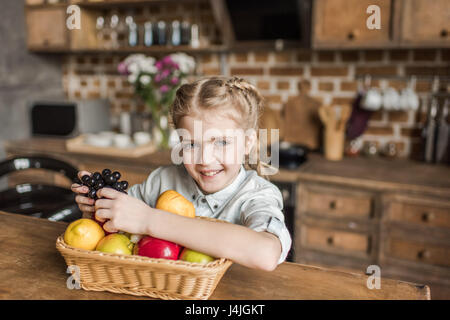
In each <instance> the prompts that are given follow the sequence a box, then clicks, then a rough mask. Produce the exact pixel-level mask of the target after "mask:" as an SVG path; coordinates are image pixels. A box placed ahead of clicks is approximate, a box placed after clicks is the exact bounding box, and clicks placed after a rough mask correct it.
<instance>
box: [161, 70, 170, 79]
mask: <svg viewBox="0 0 450 320" xmlns="http://www.w3.org/2000/svg"><path fill="white" fill-rule="evenodd" d="M169 74H170V70H168V69H164V70H163V71H162V72H161V77H162V78H163V79H165V78H167V76H168V75H169Z"/></svg>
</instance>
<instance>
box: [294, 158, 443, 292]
mask: <svg viewBox="0 0 450 320" xmlns="http://www.w3.org/2000/svg"><path fill="white" fill-rule="evenodd" d="M359 164H360V163H355V164H353V166H352V165H343V164H341V165H339V164H336V165H335V167H336V168H337V167H339V169H340V170H339V171H335V172H334V174H333V173H332V171H331V167H332V166H333V165H331V164H330V163H325V164H322V165H320V164H319V165H316V166H315V165H313V164H311V166H310V168H309V171H316V170H317V171H318V173H317V174H315V175H311V174H310V173H305V175H304V177H305V178H300V180H299V182H298V187H297V189H298V190H299V191H298V199H297V202H298V206H297V212H296V224H295V230H294V235H295V239H294V252H295V262H299V263H307V264H313V265H322V266H328V267H333V268H343V269H346V270H348V269H351V270H352V271H354V272H359V273H363V272H365V270H366V268H367V267H368V266H369V265H371V264H375V265H378V266H380V268H381V276H382V277H385V278H392V279H401V280H405V281H411V282H416V283H422V284H427V285H430V287H431V296H432V298H433V297H434V298H447V299H448V298H450V197H449V194H448V192H449V190H450V189H448V187H447V189H445V188H444V189H440V188H439V187H436V188H435V189H433V188H426V186H425V185H426V184H428V183H429V182H430V183H432V184H435V185H437V186H441V187H443V186H445V185H447V186H448V185H449V183H450V181H449V179H448V178H447V177H448V176H449V175H448V174H449V173H450V171H449V169H448V168H446V167H440V168H435V169H434V170H433V168H432V167H423V166H421V165H419V166H421V168H422V170H423V171H428V177H426V175H425V176H424V177H423V178H420V176H421V174H420V173H419V172H417V174H416V177H415V178H414V179H415V180H416V181H415V183H417V184H416V185H411V186H410V187H409V188H406V187H407V186H408V185H407V184H405V183H401V184H397V183H396V184H392V185H390V182H389V179H390V178H391V179H393V180H394V179H395V178H394V175H392V174H391V175H389V171H391V170H392V169H389V168H388V167H379V164H376V163H372V164H371V165H370V164H369V163H367V165H366V166H367V167H366V170H373V172H374V173H373V174H372V179H373V178H374V175H375V174H380V175H381V176H383V177H384V181H377V180H372V181H371V180H365V179H364V180H361V181H358V179H357V178H356V176H355V172H358V171H360V170H361V169H363V168H362V165H361V166H359ZM384 165H389V163H384ZM391 165H392V166H393V167H395V165H394V164H393V163H392V164H391ZM406 165H407V164H405V166H406ZM344 166H345V167H346V168H344ZM314 167H315V168H314ZM400 167H401V165H400V164H399V165H398V168H397V169H394V170H395V171H398V172H397V173H398V174H399V173H402V171H404V172H403V173H404V174H406V173H407V172H406V169H405V168H404V169H399V168H400ZM336 168H335V169H336ZM305 171H308V168H306V169H305ZM320 171H322V172H321V173H320ZM433 171H434V172H433ZM325 172H326V173H325ZM367 172H370V171H367ZM325 175H326V176H325ZM340 175H342V176H346V177H342V176H340ZM366 175H368V176H369V175H371V174H370V173H366ZM439 175H442V177H441V178H440V179H439V178H436V177H438V176H439ZM400 176H402V175H400V174H399V175H397V177H400ZM378 178H379V177H378ZM324 179H325V181H324ZM400 179H411V178H410V177H406V176H405V178H400ZM427 179H432V180H429V182H426V180H427ZM326 180H329V181H333V183H329V182H326ZM420 182H421V183H422V184H424V186H422V187H421V184H420ZM409 183H411V181H409ZM421 190H422V191H421ZM425 190H426V191H425ZM443 191H444V192H443Z"/></svg>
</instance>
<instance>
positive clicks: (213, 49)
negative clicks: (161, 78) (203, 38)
mask: <svg viewBox="0 0 450 320" xmlns="http://www.w3.org/2000/svg"><path fill="white" fill-rule="evenodd" d="M29 50H30V51H31V52H35V53H62V54H64V53H73V54H99V53H112V54H117V53H119V54H120V53H126V54H130V53H155V54H156V53H161V54H165V53H174V52H186V53H220V52H225V51H227V48H226V46H222V45H212V46H208V47H204V48H193V47H190V46H158V45H155V46H151V47H144V46H136V47H129V48H117V49H68V48H42V47H35V48H33V47H29Z"/></svg>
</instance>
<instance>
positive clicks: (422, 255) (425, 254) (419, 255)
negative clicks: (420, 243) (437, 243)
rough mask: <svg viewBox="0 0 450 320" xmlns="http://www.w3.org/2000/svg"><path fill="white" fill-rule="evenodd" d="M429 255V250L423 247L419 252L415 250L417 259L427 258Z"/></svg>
mask: <svg viewBox="0 0 450 320" xmlns="http://www.w3.org/2000/svg"><path fill="white" fill-rule="evenodd" d="M429 257H430V251H428V250H426V249H423V250H420V251H419V252H417V258H419V260H423V259H427V258H429Z"/></svg>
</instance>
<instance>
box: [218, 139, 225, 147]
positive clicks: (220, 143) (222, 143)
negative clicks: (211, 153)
mask: <svg viewBox="0 0 450 320" xmlns="http://www.w3.org/2000/svg"><path fill="white" fill-rule="evenodd" d="M215 144H216V145H217V146H219V147H224V146H226V145H228V141H226V140H218V141H215Z"/></svg>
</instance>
